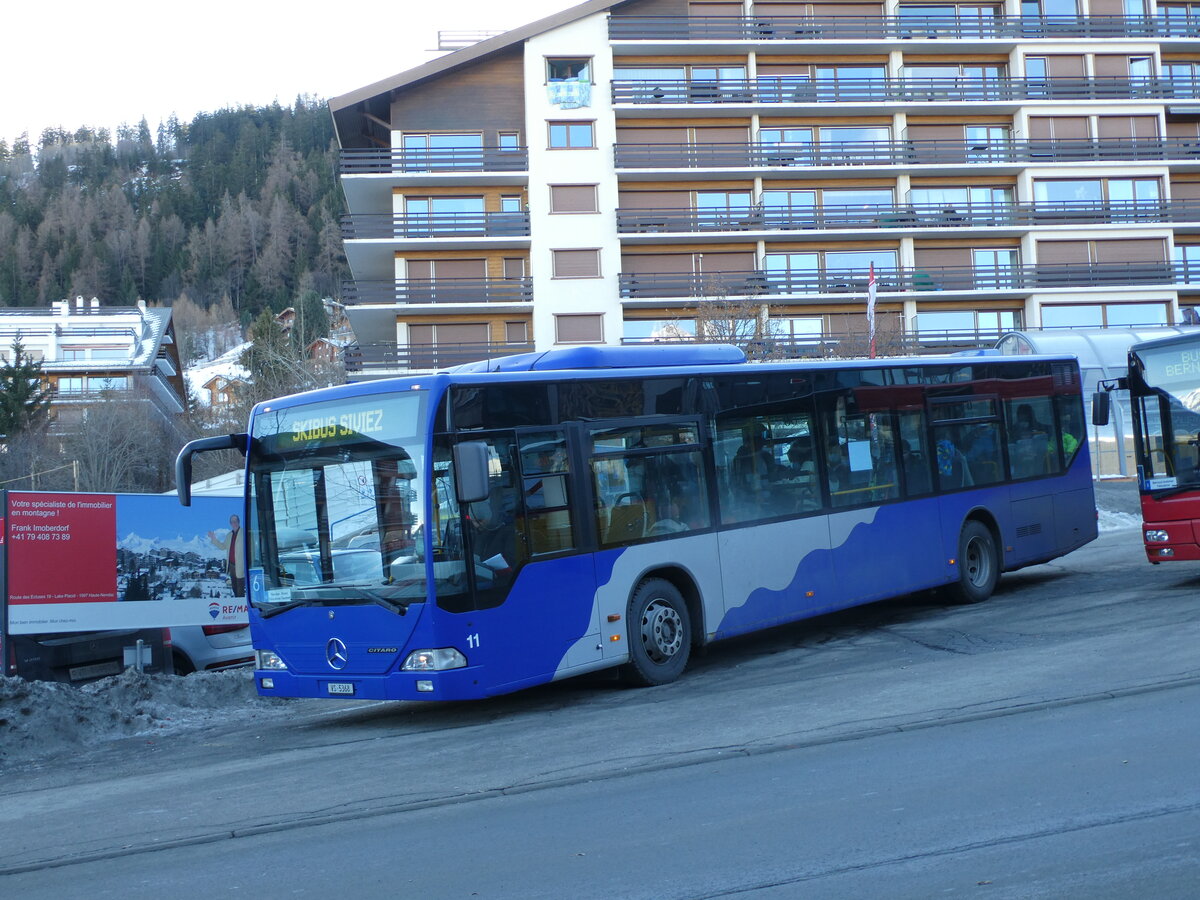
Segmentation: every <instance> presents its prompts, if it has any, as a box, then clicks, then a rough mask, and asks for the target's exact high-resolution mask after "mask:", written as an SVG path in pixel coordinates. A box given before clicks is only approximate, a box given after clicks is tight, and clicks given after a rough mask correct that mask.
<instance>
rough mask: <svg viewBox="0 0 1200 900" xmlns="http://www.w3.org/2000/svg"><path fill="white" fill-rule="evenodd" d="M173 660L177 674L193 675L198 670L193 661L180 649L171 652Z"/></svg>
mask: <svg viewBox="0 0 1200 900" xmlns="http://www.w3.org/2000/svg"><path fill="white" fill-rule="evenodd" d="M171 660H172V663H173V666H174V669H175V674H176V675H191V674H192V673H193V672H195V671H196V667H195V666H193V665H192V661H191V660H190V659H188V658H187V657H186V656H184V655H183V654H182V653H179V652H178V651H176V652H175V653H172V654H171Z"/></svg>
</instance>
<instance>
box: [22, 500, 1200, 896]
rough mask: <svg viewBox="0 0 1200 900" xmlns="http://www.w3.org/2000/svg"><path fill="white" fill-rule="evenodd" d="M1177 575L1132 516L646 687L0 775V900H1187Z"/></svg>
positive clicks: (1192, 665) (157, 749)
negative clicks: (971, 577)
mask: <svg viewBox="0 0 1200 900" xmlns="http://www.w3.org/2000/svg"><path fill="white" fill-rule="evenodd" d="M1135 497H1136V495H1135ZM1198 586H1200V569H1194V568H1192V567H1189V566H1187V565H1185V564H1180V565H1178V566H1171V565H1163V566H1157V567H1154V566H1150V565H1148V564H1147V563H1145V562H1144V560H1143V558H1142V551H1141V546H1140V543H1139V542H1138V539H1137V532H1136V530H1125V531H1120V532H1113V533H1108V534H1104V535H1102V536H1101V538H1100V540H1099V541H1097V542H1096V543H1094V544H1092V545H1090V546H1088V547H1085V548H1083V549H1082V550H1080V551H1077V552H1076V553H1074V554H1071V555H1070V556H1068V557H1066V558H1064V559H1062V560H1059V561H1056V562H1055V563H1052V564H1049V565H1045V566H1038V567H1035V568H1032V569H1028V570H1025V571H1023V572H1018V573H1013V574H1010V575H1007V576H1005V577H1004V579H1002V581H1001V587H1000V590H999V591H998V593H997V595H996V596H995V597H994V598H993V599H992V600H991V601H989V602H988V603H985V604H982V605H979V606H972V607H952V608H946V607H943V606H939V605H938V604H937V603H936V602H935V599H934V598H931V597H930V596H929V595H920V596H914V597H910V598H905V599H903V600H898V601H893V602H889V603H885V604H879V605H876V606H873V607H870V608H867V609H862V610H856V611H850V612H846V613H841V614H838V615H834V616H828V617H824V618H822V619H818V620H813V621H810V622H807V623H802V624H799V625H794V626H788V627H784V628H780V629H775V630H773V631H771V632H768V633H766V634H762V635H756V636H753V637H749V638H744V639H739V640H735V641H730V642H726V643H723V644H719V645H716V646H714V647H713V648H712V649H711V650H710V651H709V652H708V653H707V654H706V655H704V656H702V657H701V658H699V659H698V660H696V662H695V664H694V665H693V666H692V667H691V668H690V669H689V671H688V672H687V673H686V674H685V676H684V678H683V679H681V680H680V681H679V682H677V683H676V684H673V685H669V686H666V687H663V688H657V689H652V690H628V689H622V688H619V687H617V686H615V685H613V684H612V683H610V682H609V681H607V680H605V679H602V678H593V679H588V680H576V681H572V682H566V683H562V684H558V685H551V686H548V687H546V688H542V689H539V690H534V691H528V692H525V693H522V694H517V695H514V696H512V697H505V698H499V699H497V700H493V701H488V702H484V703H472V704H446V705H435V706H428V705H419V704H370V703H355V704H343V705H329V704H326V703H323V702H321V701H313V702H304V703H298V704H297V705H296V717H295V718H294V719H293V720H291V721H285V722H278V723H274V724H270V725H262V726H255V727H254V728H253V729H239V728H228V729H212V730H208V731H204V732H199V733H193V734H186V735H179V736H177V738H176V739H173V740H168V741H159V742H156V744H155V745H153V746H148V745H147V744H146V743H145V742H144V741H137V740H130V741H125V742H120V743H117V744H113V745H110V746H106V747H102V748H96V749H95V750H93V751H91V752H89V753H87V754H84V755H81V757H80V758H79V759H77V760H75V761H74V763H73V764H72V765H70V766H62V765H54V766H47V767H46V768H44V769H41V770H30V771H24V772H21V773H19V777H9V778H6V779H5V780H4V781H3V783H0V832H2V833H3V834H4V835H5V840H4V841H3V842H0V896H19V897H22V898H26V897H28V898H40V897H47V898H49V897H54V898H64V897H72V896H88V897H106V896H120V897H140V896H146V897H150V896H154V897H160V896H163V895H169V896H173V897H201V896H204V897H212V896H229V895H231V894H234V893H239V894H248V893H250V892H254V893H256V894H259V893H264V892H269V893H271V894H272V895H279V894H289V895H297V896H328V895H330V894H333V895H338V896H348V897H350V896H388V897H394V896H417V895H423V896H429V897H471V896H479V897H495V898H507V897H525V898H527V897H589V896H594V897H613V896H622V897H688V898H693V897H697V898H698V897H723V896H755V897H760V896H761V897H793V896H805V897H825V896H828V897H861V896H864V895H868V894H870V895H880V896H889V897H909V896H911V897H928V896H933V895H936V894H940V893H945V894H947V895H949V896H961V895H965V894H970V895H972V896H985V894H984V893H983V892H985V891H986V892H987V893H986V896H1000V897H1038V896H1049V897H1059V896H1088V897H1126V896H1133V895H1142V896H1156V897H1172V896H1179V897H1183V896H1194V895H1195V888H1194V886H1195V885H1197V884H1200V857H1198V854H1197V852H1196V851H1197V843H1198V841H1200V816H1198V815H1197V811H1198V810H1200V776H1198V775H1197V774H1196V771H1195V770H1196V766H1195V764H1194V757H1195V750H1196V748H1197V747H1200V742H1198V740H1197V738H1198V737H1200V735H1198V734H1197V731H1198V726H1197V721H1200V720H1198V719H1197V717H1196V715H1195V710H1196V701H1197V699H1200V652H1198V651H1197V647H1198V646H1200V641H1198V640H1197V638H1200V610H1198V609H1197V604H1196V589H1197V587H1198ZM14 774H16V773H14ZM1134 888H1137V890H1134Z"/></svg>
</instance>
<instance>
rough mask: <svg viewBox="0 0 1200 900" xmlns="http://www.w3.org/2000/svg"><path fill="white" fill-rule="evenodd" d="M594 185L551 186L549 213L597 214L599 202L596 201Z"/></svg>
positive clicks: (595, 186)
mask: <svg viewBox="0 0 1200 900" xmlns="http://www.w3.org/2000/svg"><path fill="white" fill-rule="evenodd" d="M596 188H597V185H594V184H552V185H550V212H552V213H594V212H599V211H600V207H599V202H598V201H597V199H596Z"/></svg>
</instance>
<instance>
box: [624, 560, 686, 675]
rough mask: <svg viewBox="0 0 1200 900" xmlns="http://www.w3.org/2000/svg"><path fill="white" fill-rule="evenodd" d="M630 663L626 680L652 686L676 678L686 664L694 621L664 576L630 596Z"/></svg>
mask: <svg viewBox="0 0 1200 900" xmlns="http://www.w3.org/2000/svg"><path fill="white" fill-rule="evenodd" d="M627 621H628V622H629V662H628V663H626V665H625V666H624V667H623V668H622V670H621V675H622V678H623V680H624V681H626V682H627V683H629V684H634V685H638V686H641V687H651V686H653V685H658V684H667V683H669V682H672V681H674V680H675V679H676V678H678V677H679V676H680V674H681V673H682V672H683V670H684V667H685V666H687V662H688V656H689V655H690V653H691V649H692V623H691V619H690V618H689V617H688V611H687V604H686V603H685V602H684V600H683V596H682V595H681V594H680V593H679V590H678V589H677V588H676V587H675V585H673V584H671V582H669V581H666V580H665V579H662V578H647V579H646V580H645V581H643V582H642V583H641V584H639V585H638V587H637V590H636V591H634V592H633V596H632V597H630V598H629V611H628V618H627Z"/></svg>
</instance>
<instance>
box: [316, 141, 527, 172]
mask: <svg viewBox="0 0 1200 900" xmlns="http://www.w3.org/2000/svg"><path fill="white" fill-rule="evenodd" d="M528 170H529V150H528V148H526V147H515V148H513V149H512V150H500V149H497V148H495V147H447V148H437V149H428V150H401V149H390V150H387V149H383V150H342V151H341V153H340V154H339V171H340V174H342V175H392V174H396V173H411V172H526V171H528Z"/></svg>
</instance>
